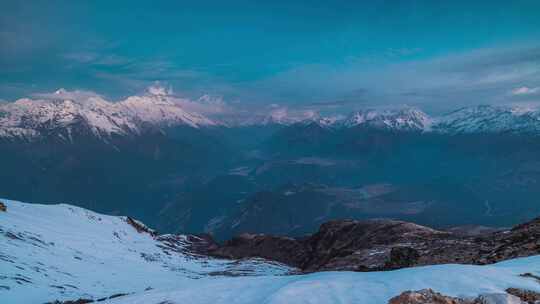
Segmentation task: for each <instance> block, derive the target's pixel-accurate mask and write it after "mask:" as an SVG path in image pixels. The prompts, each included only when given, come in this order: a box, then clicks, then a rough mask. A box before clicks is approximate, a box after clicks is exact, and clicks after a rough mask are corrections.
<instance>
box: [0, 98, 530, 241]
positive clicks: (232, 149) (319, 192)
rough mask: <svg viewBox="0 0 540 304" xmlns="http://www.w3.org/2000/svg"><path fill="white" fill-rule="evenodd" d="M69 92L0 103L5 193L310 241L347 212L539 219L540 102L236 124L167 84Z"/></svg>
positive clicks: (277, 114) (279, 114)
mask: <svg viewBox="0 0 540 304" xmlns="http://www.w3.org/2000/svg"><path fill="white" fill-rule="evenodd" d="M67 93H68V92H65V91H62V90H59V91H57V92H56V93H55V94H49V95H50V96H47V98H44V99H43V100H30V99H21V100H18V101H16V102H14V103H7V104H3V105H1V106H0V168H2V169H1V170H0V184H1V185H2V187H1V188H0V196H3V197H11V198H16V199H22V200H25V201H30V202H47V201H51V202H70V203H74V204H77V205H80V206H82V207H85V208H91V209H94V210H96V211H100V212H105V213H109V214H118V213H122V214H128V215H131V216H135V217H138V218H141V219H142V220H144V221H145V222H147V223H149V224H151V225H152V226H155V227H157V228H159V229H160V230H161V231H166V232H188V233H199V232H211V233H213V234H214V235H215V236H216V237H217V238H218V239H224V238H227V237H230V236H233V235H236V234H239V233H243V232H258V233H269V232H270V233H275V234H286V235H295V236H298V235H303V234H306V233H310V232H313V231H315V230H316V229H317V228H318V225H320V224H321V223H322V222H324V221H328V220H332V219H338V218H345V217H350V218H353V219H367V218H373V217H388V218H395V219H400V220H408V221H413V222H417V223H420V224H426V225H430V226H434V227H437V228H444V227H448V226H456V225H470V224H482V225H490V226H509V225H513V224H516V223H518V222H523V221H525V220H528V219H530V218H531V217H533V216H535V215H538V214H540V207H538V202H537V198H538V197H539V196H540V190H539V189H540V187H539V185H540V157H539V155H540V142H539V141H538V137H537V136H538V135H540V114H539V113H540V112H538V111H537V110H531V109H524V108H517V107H496V106H477V107H471V108H463V109H458V110H456V111H454V112H451V113H448V114H445V115H440V116H434V117H431V116H429V115H427V114H426V113H424V112H422V111H420V110H418V109H413V108H404V109H397V110H364V111H358V112H355V113H351V114H350V115H348V116H346V117H321V116H317V115H314V114H313V113H311V114H309V115H293V114H294V113H293V114H291V113H288V112H286V111H278V110H274V111H271V112H270V113H268V114H261V113H254V114H253V115H252V116H251V117H247V118H243V119H242V120H236V121H231V120H228V119H223V118H219V119H217V118H215V117H214V116H210V117H211V118H209V117H206V116H205V115H202V114H199V113H198V112H197V111H195V110H194V109H193V108H190V109H191V110H187V108H186V107H184V106H183V104H182V103H178V102H177V101H178V100H177V98H174V97H172V96H170V95H168V93H167V92H164V91H160V90H158V91H149V92H147V93H146V94H144V95H141V96H132V97H129V98H127V99H125V100H123V101H120V102H116V103H111V102H107V101H105V100H104V99H102V98H100V97H99V96H91V97H88V98H86V99H85V100H84V101H76V100H74V99H76V98H68V97H69V94H67ZM201 102H203V103H214V102H219V101H214V100H212V98H211V97H204V98H203V100H201ZM516 204H518V205H519V208H516ZM292 219H294V220H292Z"/></svg>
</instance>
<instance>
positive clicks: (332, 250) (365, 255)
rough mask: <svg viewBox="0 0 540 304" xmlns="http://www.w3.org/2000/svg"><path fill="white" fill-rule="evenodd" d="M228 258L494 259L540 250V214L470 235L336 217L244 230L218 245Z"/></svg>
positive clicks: (357, 264) (301, 261)
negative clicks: (304, 232) (300, 226)
mask: <svg viewBox="0 0 540 304" xmlns="http://www.w3.org/2000/svg"><path fill="white" fill-rule="evenodd" d="M207 252H209V253H210V254H211V255H213V256H218V257H224V258H233V259H238V258H247V257H262V258H265V259H270V260H274V261H278V262H281V263H285V264H288V265H291V266H294V267H297V268H299V269H300V270H302V271H303V272H314V271H324V270H348V271H380V270H391V269H398V268H404V267H412V266H422V265H434V264H446V263H459V264H479V265H483V264H491V263H495V262H499V261H502V260H506V259H511V258H517V257H525V256H530V255H535V254H539V253H540V218H538V219H535V220H533V221H530V222H528V223H525V224H521V225H518V226H516V227H514V228H512V229H510V230H502V231H497V232H485V233H481V234H479V235H476V236H467V235H464V234H461V233H460V234H457V233H452V232H446V231H438V230H434V229H431V228H428V227H424V226H420V225H416V224H412V223H407V222H402V221H394V220H385V219H381V220H367V221H353V220H340V221H331V222H327V223H325V224H323V225H321V227H320V229H319V231H318V232H317V233H315V234H313V235H311V236H308V237H305V238H289V237H279V236H269V235H263V234H242V235H240V236H238V237H235V238H233V239H231V240H229V241H226V242H225V243H224V244H223V245H222V246H218V247H216V248H215V249H210V250H207Z"/></svg>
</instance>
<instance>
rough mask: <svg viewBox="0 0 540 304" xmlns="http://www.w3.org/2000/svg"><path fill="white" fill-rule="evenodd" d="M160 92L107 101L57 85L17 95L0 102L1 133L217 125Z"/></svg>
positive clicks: (102, 132)
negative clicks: (42, 94)
mask: <svg viewBox="0 0 540 304" xmlns="http://www.w3.org/2000/svg"><path fill="white" fill-rule="evenodd" d="M161 93H163V92H161V91H158V92H156V91H155V90H153V91H149V92H148V93H147V94H145V95H142V96H132V97H129V98H127V99H125V100H123V101H120V102H108V101H106V100H104V99H103V98H101V97H100V96H97V95H91V96H87V97H85V98H83V99H81V98H79V99H75V98H73V99H70V98H69V97H70V94H69V92H66V91H65V90H63V89H60V90H58V91H56V92H55V93H54V94H49V95H48V96H47V97H48V98H47V99H28V98H25V99H19V100H17V101H15V102H13V103H7V104H4V105H0V137H18V138H23V139H28V140H31V139H34V138H36V137H39V136H44V135H45V134H49V133H51V132H53V131H54V130H63V131H65V132H63V133H65V134H67V137H69V136H70V135H71V134H72V133H73V132H75V130H80V129H81V128H82V129H83V130H87V131H89V132H90V133H91V134H94V135H96V136H98V137H108V136H111V135H112V134H116V135H130V134H131V135H134V134H140V133H141V132H142V131H143V130H144V128H145V127H147V126H149V125H150V126H154V127H171V126H177V125H185V126H189V127H193V128H199V127H203V126H213V125H216V122H214V121H212V120H210V119H209V118H207V117H205V116H203V115H201V114H198V113H193V112H189V111H186V110H185V109H183V108H182V107H181V106H180V105H179V104H178V103H177V102H175V98H173V97H171V96H169V95H167V94H161ZM64 136H65V135H64ZM67 139H68V140H69V139H70V138H67Z"/></svg>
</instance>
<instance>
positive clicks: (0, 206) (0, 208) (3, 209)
mask: <svg viewBox="0 0 540 304" xmlns="http://www.w3.org/2000/svg"><path fill="white" fill-rule="evenodd" d="M0 211H1V212H6V211H7V207H6V204H4V203H3V202H1V201H0Z"/></svg>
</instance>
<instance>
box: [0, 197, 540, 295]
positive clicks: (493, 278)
mask: <svg viewBox="0 0 540 304" xmlns="http://www.w3.org/2000/svg"><path fill="white" fill-rule="evenodd" d="M1 201H2V202H3V203H4V204H5V206H6V207H7V208H6V209H7V210H6V211H1V210H0V299H2V301H3V302H2V303H4V302H5V303H11V304H23V303H45V302H48V301H53V300H56V299H60V300H65V299H71V300H76V299H79V298H83V299H90V300H96V299H100V298H105V297H110V296H114V295H118V297H115V298H113V299H109V300H106V301H103V302H100V303H113V304H114V303H116V304H119V303H126V304H127V303H129V304H137V303H156V304H157V303H185V302H186V301H187V302H189V303H194V304H203V303H223V304H225V303H227V304H228V303H238V304H252V303H269V304H283V303H323V304H325V303H365V304H381V303H382V304H384V303H387V302H388V300H389V299H390V298H392V297H394V296H396V295H398V294H400V293H401V292H403V291H405V290H419V289H424V288H432V289H434V290H436V291H439V292H441V293H444V294H447V295H450V296H457V297H475V296H477V295H478V294H484V293H504V290H505V289H506V288H509V287H514V288H522V289H528V290H533V291H540V284H539V283H538V281H537V280H535V279H534V278H533V277H523V276H520V274H523V273H532V274H533V275H540V256H532V257H528V258H520V259H515V260H508V261H505V262H502V263H498V264H494V265H486V266H473V265H437V266H425V267H416V268H406V269H401V270H396V271H385V272H368V273H360V272H321V273H312V274H307V275H287V271H288V270H290V269H289V268H287V267H284V266H282V265H278V264H274V263H269V262H265V261H261V260H246V261H225V260H217V259H211V258H206V257H204V256H196V255H190V254H189V252H184V251H183V250H182V249H183V248H184V244H187V243H188V242H187V239H186V237H183V236H176V237H172V236H162V237H156V236H153V235H152V234H151V233H146V232H144V231H142V232H139V231H137V230H136V229H135V228H134V227H133V226H131V225H129V224H128V222H127V220H126V218H124V217H116V216H107V215H102V214H98V213H95V212H91V211H88V210H85V209H82V208H78V207H74V206H70V205H64V204H62V205H37V204H25V203H20V202H15V201H8V200H3V199H2V200H1ZM137 224H140V223H137ZM174 239H178V242H175V246H166V242H171V241H173V240H174ZM161 240H164V241H161ZM164 245H165V246H164ZM171 248H172V249H171ZM173 249H178V250H173ZM227 273H228V274H232V275H233V276H227V275H223V274H227ZM246 274H250V276H246ZM235 275H240V276H235Z"/></svg>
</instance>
